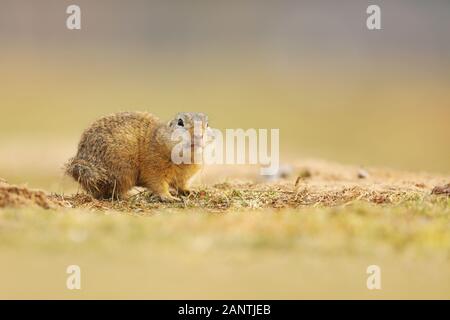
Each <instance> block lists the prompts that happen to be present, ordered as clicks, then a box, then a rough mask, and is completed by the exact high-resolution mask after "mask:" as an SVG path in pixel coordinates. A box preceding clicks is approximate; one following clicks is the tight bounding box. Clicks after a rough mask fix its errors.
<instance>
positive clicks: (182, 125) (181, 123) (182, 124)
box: [178, 119, 184, 127]
mask: <svg viewBox="0 0 450 320" xmlns="http://www.w3.org/2000/svg"><path fill="white" fill-rule="evenodd" d="M178 125H179V126H180V127H184V122H183V119H178Z"/></svg>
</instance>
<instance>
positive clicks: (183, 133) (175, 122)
mask: <svg viewBox="0 0 450 320" xmlns="http://www.w3.org/2000/svg"><path fill="white" fill-rule="evenodd" d="M166 128H167V129H168V130H167V131H168V133H169V135H170V140H171V143H170V144H171V145H172V146H173V145H175V144H178V143H180V141H182V142H183V146H185V147H191V148H192V149H193V150H198V149H200V148H203V147H205V146H206V145H207V144H209V143H210V142H211V141H212V139H213V134H212V130H211V128H210V127H209V124H208V116H207V115H205V114H204V113H201V112H180V113H178V114H177V115H176V116H175V117H174V118H173V119H172V120H170V121H169V122H168V123H167V127H166Z"/></svg>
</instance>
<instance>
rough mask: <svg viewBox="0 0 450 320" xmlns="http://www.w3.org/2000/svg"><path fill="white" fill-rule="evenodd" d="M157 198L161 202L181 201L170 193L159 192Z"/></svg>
mask: <svg viewBox="0 0 450 320" xmlns="http://www.w3.org/2000/svg"><path fill="white" fill-rule="evenodd" d="M159 199H160V200H161V201H162V202H178V201H181V199H180V198H177V197H174V196H172V195H171V194H161V195H159Z"/></svg>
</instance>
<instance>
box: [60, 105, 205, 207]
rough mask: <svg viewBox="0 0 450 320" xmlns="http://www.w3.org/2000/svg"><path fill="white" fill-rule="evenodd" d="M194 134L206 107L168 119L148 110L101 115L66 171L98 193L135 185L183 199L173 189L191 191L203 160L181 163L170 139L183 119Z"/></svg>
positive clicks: (120, 193)
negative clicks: (173, 153) (175, 157)
mask: <svg viewBox="0 0 450 320" xmlns="http://www.w3.org/2000/svg"><path fill="white" fill-rule="evenodd" d="M180 117H182V118H183V119H184V121H185V122H186V130H189V132H190V134H191V136H192V134H193V121H194V120H195V121H198V120H201V121H203V122H204V123H206V121H207V118H206V116H205V115H203V114H202V113H180V114H178V115H177V116H176V117H175V118H174V119H173V120H172V121H171V122H169V123H168V124H165V123H162V122H160V121H159V119H158V118H156V117H155V116H153V115H151V114H150V113H147V112H121V113H116V114H113V115H109V116H106V117H103V118H100V119H99V120H97V121H96V122H94V123H93V124H92V125H91V126H90V127H89V128H87V129H86V130H85V131H84V133H83V134H82V137H81V140H80V143H79V145H78V152H77V154H76V156H75V157H74V158H72V159H70V160H69V162H68V163H67V165H66V173H67V174H68V175H69V176H71V177H73V178H74V179H75V180H76V181H77V182H79V183H80V185H81V186H82V188H83V189H84V190H86V192H88V193H89V194H91V195H92V196H93V197H95V198H97V199H110V198H113V199H118V198H124V197H126V194H127V192H128V191H129V190H130V189H131V188H133V187H134V186H141V187H145V188H147V189H149V190H150V191H152V192H153V193H154V194H156V195H157V196H159V197H160V199H161V200H163V201H173V200H179V198H177V197H174V196H173V195H172V194H171V193H170V192H169V190H170V188H173V189H174V190H175V191H176V192H177V193H178V194H186V193H188V192H189V181H190V180H191V178H192V177H193V176H194V175H195V174H196V173H197V172H198V171H199V170H200V168H201V166H200V165H199V164H179V165H177V164H175V163H173V162H172V160H171V150H172V147H173V146H174V144H175V143H174V142H172V140H171V139H170V137H171V134H172V132H173V130H174V127H175V126H176V122H177V121H178V119H179V118H180Z"/></svg>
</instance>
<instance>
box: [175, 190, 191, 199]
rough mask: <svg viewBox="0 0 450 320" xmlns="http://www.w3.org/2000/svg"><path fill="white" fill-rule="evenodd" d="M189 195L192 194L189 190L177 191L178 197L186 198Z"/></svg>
mask: <svg viewBox="0 0 450 320" xmlns="http://www.w3.org/2000/svg"><path fill="white" fill-rule="evenodd" d="M190 194H192V191H191V190H188V189H179V190H178V195H180V196H183V197H187V196H189V195H190Z"/></svg>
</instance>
